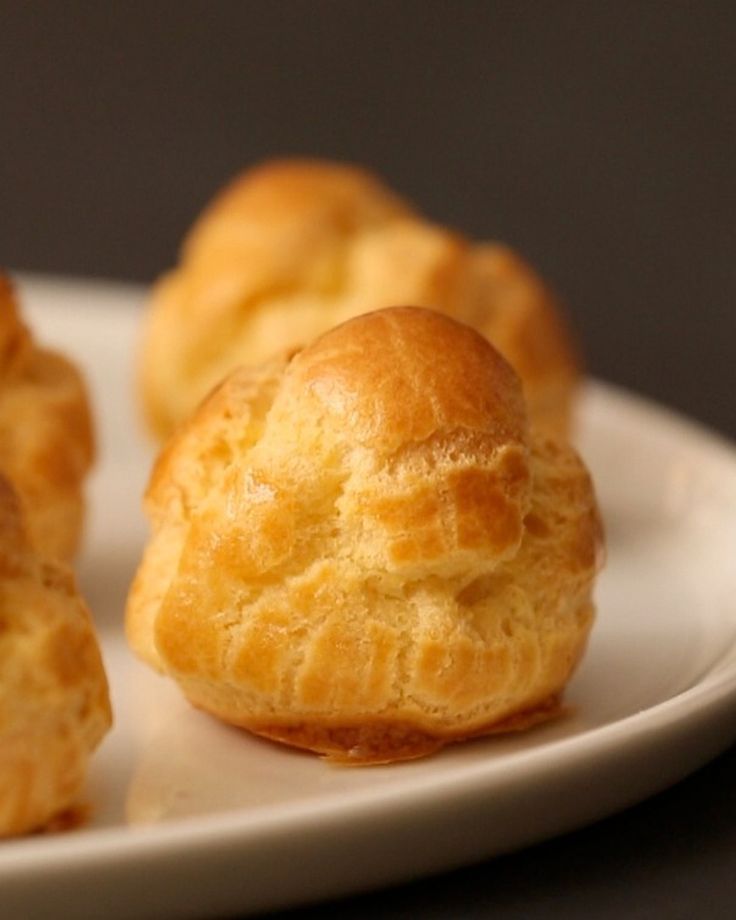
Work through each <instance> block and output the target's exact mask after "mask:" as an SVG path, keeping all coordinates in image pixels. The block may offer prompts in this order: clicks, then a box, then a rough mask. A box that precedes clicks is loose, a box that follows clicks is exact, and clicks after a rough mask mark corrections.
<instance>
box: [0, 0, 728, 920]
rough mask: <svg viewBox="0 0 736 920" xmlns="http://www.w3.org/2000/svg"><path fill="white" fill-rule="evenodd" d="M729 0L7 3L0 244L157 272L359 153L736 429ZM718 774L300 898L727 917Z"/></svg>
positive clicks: (656, 380) (627, 362) (607, 357)
mask: <svg viewBox="0 0 736 920" xmlns="http://www.w3.org/2000/svg"><path fill="white" fill-rule="evenodd" d="M734 9H735V7H734V4H732V3H729V2H723V3H714V2H710V3H683V2H655V3H645V2H641V3H631V2H626V3H615V4H614V3H611V4H604V3H602V2H560V3H554V2H528V0H527V2H515V3H512V2H504V3H476V2H459V0H458V2H383V0H374V2H370V3H368V2H366V3H364V4H362V3H355V2H343V3H338V2H324V0H320V2H309V3H308V2H301V0H300V2H263V3H252V2H249V3H229V2H219V3H214V2H149V3H138V2H119V3H116V4H108V3H98V2H95V3H91V2H90V3H69V2H65V3H56V2H35V3H34V2H26V3H20V2H18V3H8V2H1V0H0V261H3V262H4V263H5V264H7V265H8V266H9V267H11V268H13V269H25V270H36V271H43V272H54V273H59V272H60V273H71V274H82V275H96V276H106V277H114V278H129V279H138V280H142V281H148V280H150V279H152V278H153V277H154V276H155V275H156V274H157V273H158V272H159V271H160V270H161V269H162V268H164V267H166V266H167V265H169V264H170V263H171V262H172V261H173V259H174V257H175V253H176V248H177V245H178V242H179V240H180V239H181V236H182V235H183V233H184V232H185V230H186V228H187V226H188V225H189V223H190V222H191V220H192V219H193V217H194V216H195V215H196V214H197V212H198V211H199V209H200V208H201V207H202V205H203V204H204V203H205V202H206V201H207V200H208V199H209V198H210V196H211V195H212V194H213V192H214V191H215V190H216V189H217V188H218V187H219V186H220V185H221V184H222V183H223V182H224V181H225V180H227V179H228V178H229V177H230V176H231V175H232V174H234V173H235V172H237V171H238V170H239V169H241V168H242V167H244V166H245V165H247V164H249V163H252V162H254V161H257V160H259V159H262V158H265V157H270V156H273V155H284V154H291V153H300V154H313V155H320V156H326V157H333V158H342V159H348V160H353V161H357V162H360V163H363V164H366V165H367V166H369V167H371V168H373V169H375V170H377V171H378V172H379V173H380V174H382V175H383V176H384V177H385V178H386V179H387V180H388V181H389V182H390V183H392V184H393V185H394V186H395V187H396V189H397V190H399V191H401V192H402V193H403V194H405V195H406V196H408V197H409V198H411V199H413V200H414V201H415V203H416V204H417V205H419V206H420V207H421V208H422V209H423V210H424V211H425V212H426V213H427V214H429V215H431V216H432V217H434V218H435V219H436V220H438V221H443V222H447V223H450V224H452V225H455V226H457V227H458V228H460V229H463V230H465V231H466V232H468V233H470V234H472V235H475V236H478V237H497V238H499V239H502V240H505V241H507V242H509V243H511V244H512V245H514V246H516V247H518V248H519V249H520V250H521V251H522V253H524V254H525V255H526V256H527V257H528V258H529V259H530V260H531V261H532V262H533V263H534V264H535V265H536V266H537V267H538V268H539V269H540V270H541V271H542V272H543V274H545V275H546V276H547V277H548V278H549V279H550V281H552V282H553V284H554V285H555V286H556V287H557V289H558V290H559V292H560V293H561V294H562V295H563V297H564V299H565V300H566V301H567V303H568V307H569V310H570V313H571V315H572V318H573V321H574V325H575V327H576V328H577V330H578V334H579V336H580V339H581V341H582V344H583V347H584V349H585V351H586V354H587V358H588V364H589V367H590V369H591V371H592V372H593V373H595V374H597V375H600V376H603V377H605V378H608V379H610V380H614V381H617V382H619V383H622V384H624V385H626V386H628V387H631V388H633V389H635V390H638V391H640V392H644V393H647V394H650V395H652V396H654V397H655V398H657V399H659V400H661V401H663V402H665V403H668V404H669V405H671V406H674V407H677V408H679V409H680V410H681V411H684V412H686V413H688V414H691V415H693V416H695V417H697V418H699V419H700V420H701V421H703V422H705V423H707V424H710V425H712V426H714V427H717V428H719V429H720V430H721V431H722V432H724V433H727V434H729V435H731V436H736V408H735V407H734V396H733V394H734V389H736V369H735V366H734V360H733V351H734V343H735V340H736V318H735V314H734V306H735V303H736V259H735V258H734V254H735V253H736V178H735V176H736V173H735V170H734V164H735V162H736V79H735V76H734V74H735V73H736V67H735V58H736V17H735V16H734ZM735 775H736V752H734V751H733V750H732V751H731V752H730V753H728V754H727V755H725V756H724V757H722V758H720V759H719V760H718V761H716V762H715V764H713V765H712V766H710V767H708V768H706V770H705V771H703V772H701V773H700V774H699V775H698V776H696V777H694V778H693V779H691V780H689V781H687V782H685V783H683V784H681V785H679V786H678V787H676V788H675V789H674V790H672V791H671V792H669V793H666V794H664V795H663V796H660V797H658V798H657V799H655V800H653V801H651V802H649V803H646V804H645V805H642V806H640V807H639V808H637V809H634V810H633V811H631V812H628V813H626V814H625V815H622V816H619V817H617V818H614V819H611V820H609V821H606V822H603V823H601V824H598V825H596V826H595V827H593V828H591V829H589V830H587V831H583V832H581V833H578V834H576V835H573V836H570V837H567V838H564V839H562V840H558V841H554V842H552V843H549V844H545V845H544V846H542V847H540V848H536V849H533V850H529V851H527V852H525V853H523V854H518V855H516V856H511V857H506V858H503V859H501V860H498V861H495V862H491V863H488V864H486V865H484V866H483V867H480V868H474V869H468V870H463V871H462V872H460V873H456V874H453V875H449V876H443V877H441V878H439V879H435V880H432V881H430V882H423V883H421V884H418V885H416V886H414V887H405V888H403V889H400V890H398V891H394V892H389V893H384V894H380V895H374V896H370V897H368V898H364V899H359V900H352V901H350V902H348V903H347V904H340V905H339V906H338V907H333V908H329V909H327V908H325V909H320V910H315V911H314V912H313V913H312V912H309V913H306V914H305V915H304V916H305V917H306V916H312V915H314V916H323V915H327V916H345V915H354V916H361V917H367V916H378V915H381V916H384V915H385V916H392V917H403V916H406V917H409V916H412V917H413V916H451V915H454V916H474V917H475V916H477V917H481V916H483V917H486V916H489V917H490V916H493V917H498V918H512V917H514V918H515V917H520V918H521V917H525V918H526V917H548V916H549V917H557V916H559V917H581V918H582V917H585V918H588V917H604V916H605V917H619V916H623V915H624V914H626V915H627V916H631V917H644V916H646V917H651V916H667V917H678V918H679V917H682V918H686V917H694V916H696V915H698V916H704V917H726V916H729V917H730V916H732V910H733V908H732V904H733V901H734V897H735V896H736V797H735V796H734V795H733V794H732V792H731V789H732V785H733V778H734V776H735ZM387 845H388V844H387Z"/></svg>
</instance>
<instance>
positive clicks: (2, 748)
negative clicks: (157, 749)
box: [0, 476, 111, 837]
mask: <svg viewBox="0 0 736 920" xmlns="http://www.w3.org/2000/svg"><path fill="white" fill-rule="evenodd" d="M110 722H111V715H110V702H109V698H108V688H107V682H106V679H105V673H104V670H103V665H102V660H101V658H100V652H99V648H98V644H97V639H96V637H95V633H94V629H93V626H92V622H91V619H90V615H89V612H88V611H87V609H86V607H85V605H84V603H83V601H82V600H81V598H80V596H79V594H78V592H77V589H76V585H75V583H74V578H73V575H72V573H71V571H70V570H69V569H68V568H67V567H66V566H65V565H64V564H63V563H60V562H55V561H54V562H52V561H48V560H45V559H43V558H41V557H40V556H38V555H37V554H36V553H35V552H34V551H33V550H32V549H31V547H30V545H29V543H28V539H27V536H26V533H25V530H24V526H23V520H22V511H21V505H20V501H19V499H18V495H17V494H16V492H15V490H14V489H13V488H12V486H11V484H10V483H9V481H8V480H7V479H5V478H4V477H2V476H0V837H3V836H9V835H14V834H22V833H25V832H28V831H32V830H37V829H39V828H41V827H43V826H44V825H46V824H47V823H48V822H49V821H51V820H52V819H54V818H56V817H57V816H58V815H59V814H60V813H61V812H63V811H64V810H65V809H68V808H69V807H70V806H72V805H73V804H75V802H76V797H77V795H78V793H79V789H80V786H81V784H82V782H83V780H84V776H85V773H86V769H87V763H88V759H89V756H90V754H91V752H92V751H93V750H94V748H96V747H97V745H98V744H99V742H100V740H101V739H102V737H103V736H104V734H105V732H106V731H107V730H108V728H109V726H110Z"/></svg>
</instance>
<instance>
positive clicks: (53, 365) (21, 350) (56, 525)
mask: <svg viewBox="0 0 736 920" xmlns="http://www.w3.org/2000/svg"><path fill="white" fill-rule="evenodd" d="M93 455H94V444H93V434H92V422H91V417H90V408H89V402H88V397H87V392H86V388H85V385H84V381H83V380H82V377H81V375H80V373H79V371H78V370H77V369H76V368H75V367H74V365H73V364H72V363H71V362H70V361H68V360H67V359H66V358H64V357H63V356H62V355H59V354H57V353H56V352H53V351H49V350H47V349H44V348H41V347H39V346H38V345H37V344H36V343H35V341H34V339H33V337H32V335H31V333H30V332H29V330H28V328H27V327H26V326H25V324H24V323H23V322H22V320H21V317H20V314H19V310H18V306H17V303H16V299H15V296H14V291H13V288H12V286H11V284H10V281H9V279H8V278H7V277H6V276H4V275H2V274H0V472H2V473H3V474H4V475H5V476H7V477H8V478H9V479H10V480H11V481H12V482H13V484H14V486H15V487H16V488H17V490H18V492H19V494H20V499H21V502H22V504H23V511H24V517H25V520H26V528H27V531H28V536H29V539H30V541H31V543H32V544H33V546H34V547H35V548H36V549H37V550H38V551H39V552H41V553H42V554H43V555H46V556H49V557H51V558H59V559H64V560H70V559H71V558H72V557H73V556H74V554H75V552H76V550H77V548H78V545H79V541H80V538H81V534H82V528H83V519H84V495H83V486H84V479H85V476H86V474H87V472H88V471H89V468H90V466H91V464H92V460H93Z"/></svg>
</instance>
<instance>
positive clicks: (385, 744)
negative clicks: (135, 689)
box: [126, 308, 602, 763]
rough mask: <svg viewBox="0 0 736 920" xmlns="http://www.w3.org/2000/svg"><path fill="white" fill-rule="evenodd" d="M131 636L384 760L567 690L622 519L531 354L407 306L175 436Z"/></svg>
mask: <svg viewBox="0 0 736 920" xmlns="http://www.w3.org/2000/svg"><path fill="white" fill-rule="evenodd" d="M146 507H147V511H148V514H149V517H150V519H151V524H152V531H153V532H152V538H151V541H150V543H149V545H148V547H147V549H146V552H145V555H144V558H143V561H142V563H141V566H140V569H139V571H138V573H137V576H136V579H135V581H134V583H133V586H132V589H131V593H130V597H129V601H128V609H127V618H126V620H127V633H128V638H129V642H130V644H131V645H132V647H133V649H134V650H135V651H136V652H137V653H138V654H139V655H140V656H141V657H142V658H144V659H145V660H146V661H148V662H149V663H150V664H151V665H152V666H154V667H155V668H157V669H158V670H160V671H162V672H164V673H166V674H169V675H170V676H171V677H173V678H174V679H175V680H176V681H177V682H178V683H179V685H180V686H181V688H182V690H183V692H184V693H185V695H186V696H187V697H188V698H189V699H190V700H191V701H192V702H193V703H194V704H195V705H197V706H199V707H201V708H202V709H205V710H207V711H209V712H211V713H214V714H215V715H216V716H218V717H220V718H222V719H224V720H225V721H227V722H230V723H233V724H235V725H239V726H243V727H245V728H248V729H250V730H251V731H253V732H256V733H258V734H261V735H264V736H267V737H270V738H273V739H277V740H280V741H285V742H287V743H290V744H294V745H297V746H300V747H305V748H309V749H312V750H315V751H317V752H319V753H322V754H324V755H327V756H328V757H330V758H332V759H334V760H342V761H346V762H352V763H367V762H386V761H392V760H400V759H405V758H410V757H416V756H419V755H421V754H424V753H428V752H429V751H432V750H434V749H436V748H438V747H440V746H441V745H443V744H445V743H447V742H448V741H451V740H454V739H459V738H465V737H468V736H471V735H476V734H484V733H488V732H493V731H499V730H504V729H508V728H511V727H514V726H523V725H527V724H530V723H532V722H534V721H536V720H538V719H540V718H547V717H549V716H550V715H551V714H553V713H554V712H555V711H556V710H557V707H558V701H559V697H560V694H561V691H562V690H563V688H564V686H565V684H566V682H567V680H568V679H569V677H570V675H571V673H572V671H573V669H574V668H575V665H576V663H577V662H578V660H579V658H580V656H581V654H582V652H583V650H584V647H585V643H586V639H587V636H588V632H589V629H590V627H591V623H592V620H593V604H592V600H591V594H592V588H593V581H594V577H595V574H596V571H597V569H598V567H599V564H600V554H601V546H602V535H601V526H600V519H599V515H598V511H597V507H596V502H595V497H594V493H593V488H592V485H591V481H590V478H589V476H588V473H587V472H586V470H585V468H584V466H583V464H582V462H581V461H580V460H579V458H578V457H577V455H576V453H575V452H574V451H573V450H572V449H571V448H569V447H567V446H565V445H562V444H560V443H558V442H556V441H554V440H552V439H551V438H550V437H549V436H547V435H541V436H532V435H530V434H529V432H528V428H527V419H526V413H525V408H524V401H523V397H522V391H521V387H520V384H519V381H518V378H517V376H516V374H515V373H514V372H513V371H512V369H511V368H510V366H509V365H508V364H507V362H506V361H505V360H504V359H503V358H502V357H501V356H500V355H499V353H498V352H497V351H496V350H495V349H494V348H492V347H491V346H490V345H489V344H488V342H487V341H486V340H485V339H483V338H482V337H481V336H480V335H478V334H477V333H476V332H474V331H473V330H471V329H470V328H468V327H467V326H465V325H462V324H460V323H458V322H456V321H455V320H452V319H450V318H448V317H447V316H444V315H441V314H439V313H436V312H433V311H429V310H424V309H417V308H392V309H386V310H381V311H378V312H376V313H372V314H368V315H364V316H361V317H358V318H356V319H353V320H350V321H348V322H346V323H345V324H343V325H341V326H339V327H337V328H335V329H333V330H331V331H329V332H327V333H326V334H325V335H323V336H322V337H321V338H319V339H318V340H317V341H316V342H315V343H313V344H312V345H311V346H309V347H307V348H305V349H304V350H303V351H301V352H297V353H295V354H293V353H292V354H289V353H284V354H282V355H281V356H280V357H276V358H273V359H272V360H271V361H270V362H268V363H265V364H263V365H261V366H259V367H255V368H249V367H243V368H240V369H238V370H236V371H234V372H233V373H232V374H231V375H230V376H228V377H227V378H226V379H225V381H224V382H223V383H222V384H221V385H220V386H219V387H218V388H217V389H216V390H215V391H214V392H213V393H212V394H211V395H210V396H209V398H208V399H207V400H205V402H204V403H203V404H202V405H201V406H200V408H199V409H198V411H197V412H196V413H195V415H194V416H193V417H192V418H191V419H190V420H189V421H188V422H187V423H186V424H185V425H184V426H183V427H182V428H181V429H180V430H179V431H178V433H177V434H176V435H175V436H174V438H173V439H172V441H171V442H170V443H169V444H168V446H167V447H166V448H165V449H164V451H163V453H162V454H161V455H160V457H159V459H158V461H157V463H156V465H155V468H154V470H153V473H152V476H151V481H150V484H149V488H148V492H147V496H146Z"/></svg>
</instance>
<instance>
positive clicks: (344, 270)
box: [140, 160, 579, 437]
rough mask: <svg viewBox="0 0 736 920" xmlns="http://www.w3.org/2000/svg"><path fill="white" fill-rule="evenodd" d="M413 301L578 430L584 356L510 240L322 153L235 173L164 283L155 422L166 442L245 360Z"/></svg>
mask: <svg viewBox="0 0 736 920" xmlns="http://www.w3.org/2000/svg"><path fill="white" fill-rule="evenodd" d="M402 303H411V304H417V305H421V306H425V307H429V308H432V309H434V310H438V311H440V312H443V313H447V314H448V315H450V316H453V317H455V318H457V319H459V320H461V321H462V322H465V323H467V324H469V325H471V326H473V327H474V328H476V329H477V330H478V331H479V332H480V333H481V334H482V335H484V336H486V338H488V339H489V340H490V341H491V342H493V344H494V345H495V346H496V347H497V348H498V349H499V350H500V351H501V352H502V354H503V355H504V356H505V357H506V358H507V359H508V360H509V362H510V363H511V364H512V365H513V367H514V368H515V369H516V371H517V373H519V375H520V376H521V378H522V381H523V383H524V388H525V396H526V399H527V402H528V404H529V409H530V413H531V415H532V417H534V418H535V419H536V421H537V423H540V422H542V421H544V422H545V423H547V424H549V425H550V426H552V427H554V428H556V429H557V430H559V431H564V430H565V429H566V428H567V425H568V422H569V415H570V411H571V402H572V399H573V394H574V391H575V386H576V383H577V380H578V376H579V371H578V361H577V356H576V354H575V349H574V347H573V345H572V343H571V339H570V334H569V332H568V330H567V329H566V327H565V323H564V320H563V318H562V317H561V315H560V308H559V306H558V304H557V303H556V302H555V299H554V297H553V295H552V294H551V293H550V291H549V289H548V288H547V287H546V286H545V284H544V283H543V282H542V280H541V279H540V278H539V277H538V276H537V275H536V273H535V272H534V271H533V270H532V269H531V268H530V267H529V266H528V265H526V264H525V263H524V262H523V261H522V259H521V258H519V256H518V255H516V254H515V253H514V252H513V251H512V250H510V249H509V248H507V247H505V246H503V245H500V244H497V243H481V244H473V243H471V242H469V241H468V240H466V239H465V238H463V237H462V236H461V235H459V234H457V233H454V232H451V231H449V230H447V229H446V228H444V227H441V226H439V225H435V224H432V223H430V222H429V221H427V220H426V219H425V218H424V217H422V216H421V215H419V214H417V213H416V212H415V211H414V209H413V208H412V207H411V206H410V205H409V204H408V203H406V202H404V201H402V200H401V199H400V198H399V197H398V196H397V195H395V194H394V193H393V192H392V191H391V190H389V189H388V188H386V187H385V186H384V185H383V184H382V183H381V182H379V180H378V179H376V178H375V177H373V176H372V175H370V174H369V173H367V172H365V171H363V170H361V169H358V168H355V167H351V166H347V165H342V164H337V163H328V162H320V161H311V160H284V161H274V162H269V163H266V164H264V165H262V166H260V167H256V168H254V169H252V170H250V171H248V172H245V173H244V174H243V175H242V176H240V177H239V178H238V179H236V180H235V181H234V182H233V183H232V184H231V185H230V186H228V187H227V188H226V189H225V190H224V191H223V192H222V193H221V194H220V195H219V196H218V197H217V198H216V199H215V200H214V202H213V203H212V204H211V205H210V206H209V207H208V208H207V209H206V210H205V211H204V213H203V214H202V216H201V217H200V218H199V219H198V220H197V221H196V222H195V224H194V226H193V227H192V229H191V231H190V233H189V234H188V236H187V237H186V239H185V241H184V245H183V248H182V253H181V259H180V264H179V266H178V267H177V268H176V269H174V270H173V271H171V272H170V273H168V274H166V275H164V276H163V277H162V278H161V280H160V281H159V282H158V284H157V285H156V287H155V289H154V291H153V294H152V299H151V303H150V307H149V310H148V313H147V318H146V322H145V330H144V337H143V343H142V344H143V347H142V351H141V356H140V388H141V392H142V396H143V402H144V406H145V409H146V413H147V416H148V420H149V423H150V426H151V428H152V430H153V431H154V432H155V433H157V434H158V435H159V436H160V437H166V436H167V435H168V434H170V432H171V431H172V430H173V429H174V428H175V427H176V425H177V424H179V423H180V422H181V421H182V420H183V419H184V418H186V417H187V416H188V415H189V414H190V413H191V412H192V411H193V410H194V408H195V406H196V405H197V403H198V402H199V401H200V399H201V398H203V397H204V396H205V394H206V393H207V392H208V391H209V390H210V389H211V388H212V387H213V386H214V385H215V384H216V383H218V382H219V381H220V380H221V379H222V377H223V376H224V375H225V374H226V373H227V372H229V371H230V370H232V369H233V368H234V367H236V366H237V365H239V364H254V363H261V362H262V361H264V360H266V359H268V358H270V357H271V355H272V354H273V353H276V352H277V351H279V350H280V349H284V348H290V347H293V346H300V345H302V344H303V343H304V342H308V341H312V339H314V338H315V337H316V336H317V335H319V334H321V333H322V332H325V331H327V330H328V329H329V328H332V327H333V326H335V325H337V324H339V323H341V322H343V321H344V320H346V319H348V318H350V317H353V316H357V315H359V314H361V313H365V312H368V311H369V310H375V309H377V308H378V307H386V306H391V305H393V304H402Z"/></svg>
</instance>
